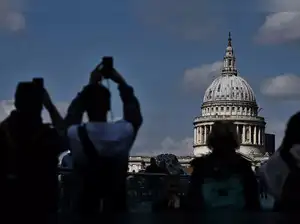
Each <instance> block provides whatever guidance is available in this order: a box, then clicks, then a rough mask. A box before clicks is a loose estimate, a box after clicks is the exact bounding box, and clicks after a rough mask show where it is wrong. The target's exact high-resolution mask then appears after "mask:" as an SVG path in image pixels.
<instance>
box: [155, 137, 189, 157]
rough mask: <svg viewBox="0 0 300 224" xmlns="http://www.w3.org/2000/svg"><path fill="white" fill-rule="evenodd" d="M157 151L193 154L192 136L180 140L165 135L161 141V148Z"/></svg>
mask: <svg viewBox="0 0 300 224" xmlns="http://www.w3.org/2000/svg"><path fill="white" fill-rule="evenodd" d="M158 153H172V154H175V155H178V156H180V155H183V156H188V155H193V138H188V137H187V138H184V139H182V140H179V141H176V140H174V139H172V138H170V137H166V138H165V139H164V140H163V141H162V142H161V149H159V150H158Z"/></svg>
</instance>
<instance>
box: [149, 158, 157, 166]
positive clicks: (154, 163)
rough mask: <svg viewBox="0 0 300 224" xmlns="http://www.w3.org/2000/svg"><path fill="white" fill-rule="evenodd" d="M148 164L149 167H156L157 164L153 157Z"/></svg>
mask: <svg viewBox="0 0 300 224" xmlns="http://www.w3.org/2000/svg"><path fill="white" fill-rule="evenodd" d="M150 164H151V165H157V164H156V159H155V158H154V157H151V159H150Z"/></svg>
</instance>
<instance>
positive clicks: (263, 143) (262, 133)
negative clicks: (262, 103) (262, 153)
mask: <svg viewBox="0 0 300 224" xmlns="http://www.w3.org/2000/svg"><path fill="white" fill-rule="evenodd" d="M264 130H265V129H264V128H262V130H261V144H262V145H265V131H264Z"/></svg>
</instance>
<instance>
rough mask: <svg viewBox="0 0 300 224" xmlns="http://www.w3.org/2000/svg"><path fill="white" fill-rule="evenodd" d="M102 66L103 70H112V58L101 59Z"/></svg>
mask: <svg viewBox="0 0 300 224" xmlns="http://www.w3.org/2000/svg"><path fill="white" fill-rule="evenodd" d="M102 65H103V68H104V69H105V70H112V69H113V67H114V59H113V57H103V58H102Z"/></svg>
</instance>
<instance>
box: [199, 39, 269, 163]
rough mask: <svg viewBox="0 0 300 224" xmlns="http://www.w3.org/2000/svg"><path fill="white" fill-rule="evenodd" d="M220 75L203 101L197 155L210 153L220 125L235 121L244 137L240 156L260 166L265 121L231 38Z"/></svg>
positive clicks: (263, 158) (264, 157) (237, 128)
mask: <svg viewBox="0 0 300 224" xmlns="http://www.w3.org/2000/svg"><path fill="white" fill-rule="evenodd" d="M223 62H224V63H223V66H222V68H221V69H220V75H219V76H218V77H216V79H215V80H214V81H213V82H212V83H211V85H210V86H208V88H207V90H206V91H205V94H204V97H203V103H202V107H201V114H200V115H199V116H197V117H196V118H195V120H194V155H195V156H196V157H198V156H202V155H205V154H207V153H209V152H210V149H209V148H208V147H207V137H208V135H209V133H210V131H211V128H212V125H213V124H214V122H216V121H222V120H227V121H232V122H233V123H234V124H235V126H236V131H237V132H238V134H239V136H240V143H241V145H240V148H239V150H238V152H239V153H240V154H242V156H243V157H245V158H246V159H248V160H249V161H251V162H253V164H259V163H261V162H262V161H264V160H266V159H267V158H268V157H267V156H266V155H267V154H266V149H265V125H266V122H265V119H264V118H263V117H261V116H259V114H258V113H259V107H258V104H257V101H256V97H255V93H254V91H253V89H252V88H251V86H250V85H249V84H248V83H247V81H246V80H245V79H244V78H242V77H241V76H240V74H239V72H238V70H237V67H236V57H235V54H234V51H233V47H232V40H231V35H230V34H229V38H228V45H227V47H226V51H225V56H224V61H223Z"/></svg>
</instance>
